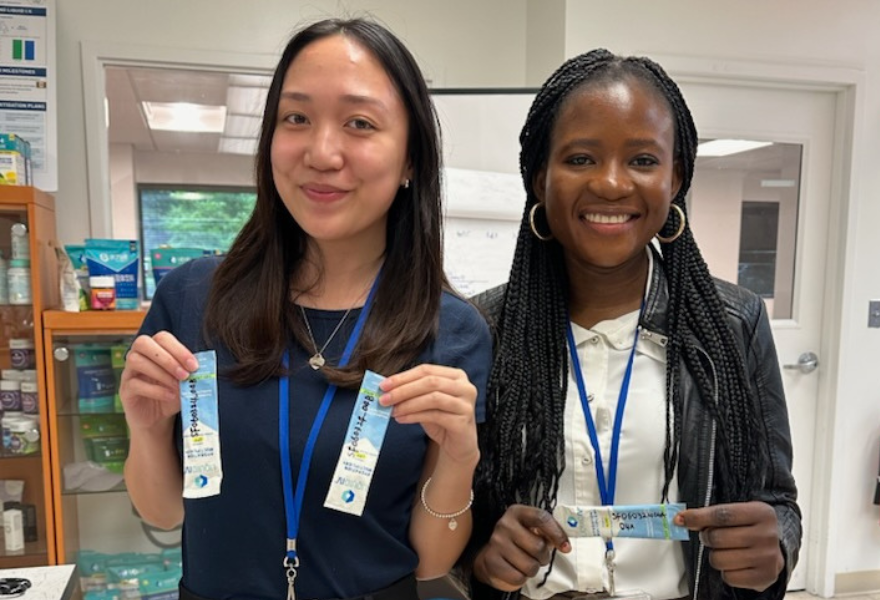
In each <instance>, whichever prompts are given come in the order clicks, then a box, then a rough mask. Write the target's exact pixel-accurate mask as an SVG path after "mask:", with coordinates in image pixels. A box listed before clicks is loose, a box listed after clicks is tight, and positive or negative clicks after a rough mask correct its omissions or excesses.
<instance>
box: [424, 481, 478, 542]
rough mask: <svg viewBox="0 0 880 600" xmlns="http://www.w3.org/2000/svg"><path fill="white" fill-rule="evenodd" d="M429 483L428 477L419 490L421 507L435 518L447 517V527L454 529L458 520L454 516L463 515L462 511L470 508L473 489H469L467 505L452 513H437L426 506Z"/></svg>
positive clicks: (472, 499) (472, 500) (464, 511)
mask: <svg viewBox="0 0 880 600" xmlns="http://www.w3.org/2000/svg"><path fill="white" fill-rule="evenodd" d="M429 483H431V477H428V479H427V480H426V481H425V484H424V485H423V486H422V492H421V494H419V496H420V498H421V499H422V508H424V509H425V512H426V513H428V514H429V515H431V516H432V517H434V518H436V519H449V529H450V530H451V531H455V529H456V527H458V521H456V520H455V517H460V516H461V515H463V514H464V513H466V512H467V511H469V510H470V509H471V505H472V504H473V503H474V490H473V489H471V498H470V500H468V503H467V506H465V507H464V508H462V509H461V510H459V511H456V512H454V513H449V514H443V513H438V512H437V511H435V510H434V509H432V508H431V507H430V506H428V502H427V501H426V500H425V492H426V491H427V489H428V484H429Z"/></svg>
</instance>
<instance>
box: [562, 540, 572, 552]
mask: <svg viewBox="0 0 880 600" xmlns="http://www.w3.org/2000/svg"><path fill="white" fill-rule="evenodd" d="M560 550H561V551H562V552H571V544H570V543H568V542H564V543H563V544H562V547H561V548H560Z"/></svg>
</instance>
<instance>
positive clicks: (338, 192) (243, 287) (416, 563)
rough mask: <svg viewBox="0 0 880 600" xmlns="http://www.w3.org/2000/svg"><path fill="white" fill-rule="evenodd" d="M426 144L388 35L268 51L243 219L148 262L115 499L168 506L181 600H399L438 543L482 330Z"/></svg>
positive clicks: (432, 118)
mask: <svg viewBox="0 0 880 600" xmlns="http://www.w3.org/2000/svg"><path fill="white" fill-rule="evenodd" d="M439 148H440V146H439V131H438V125H437V118H436V115H435V113H434V110H433V106H432V103H431V100H430V98H429V96H428V91H427V88H426V85H425V81H424V79H423V77H422V74H421V72H420V71H419V68H418V66H417V65H416V62H415V60H414V59H413V57H412V55H411V54H410V53H409V52H408V51H407V50H406V48H405V47H404V46H403V44H402V43H401V42H400V41H399V40H398V39H397V38H396V37H395V36H394V35H393V34H392V33H390V32H389V31H388V30H387V29H385V28H383V27H381V26H380V25H377V24H375V23H371V22H369V21H365V20H360V19H355V20H349V21H341V20H327V21H321V22H318V23H316V24H314V25H311V26H309V27H307V28H305V29H303V30H302V31H300V32H299V33H297V34H296V35H295V36H294V37H293V38H292V40H291V41H290V43H289V44H288V45H287V47H286V49H285V50H284V53H283V55H282V56H281V59H280V61H279V63H278V66H277V68H276V70H275V74H274V77H273V79H272V83H271V86H270V88H269V92H268V98H267V102H266V110H265V114H264V117H263V124H262V133H261V136H260V142H259V147H258V152H257V159H256V177H257V202H256V206H255V208H254V212H253V214H252V216H251V218H250V220H249V221H248V222H247V224H246V225H245V226H244V228H243V229H242V231H241V233H240V234H239V235H238V237H237V238H236V240H235V242H234V243H233V245H232V247H231V249H230V250H229V253H228V255H227V256H226V257H225V259H223V260H222V261H218V260H215V259H203V260H197V261H193V262H190V263H187V264H185V265H183V266H181V267H179V268H177V269H175V270H174V271H172V272H171V273H169V274H168V275H167V276H165V277H164V278H163V279H162V281H161V283H160V285H159V286H158V289H157V291H156V295H155V297H154V300H153V304H152V306H151V308H150V311H149V313H148V315H147V317H146V319H145V321H144V324H143V327H142V329H141V332H140V335H139V336H138V338H137V339H136V341H135V342H134V344H133V345H132V348H131V351H130V352H129V354H128V357H127V359H126V366H125V370H124V372H123V375H122V382H121V392H120V395H121V397H122V402H123V404H124V407H125V413H126V418H127V421H128V424H129V427H130V430H131V452H130V454H129V458H128V461H127V463H126V482H127V484H128V489H129V493H130V495H131V498H132V501H133V502H134V504H135V506H136V507H137V509H138V511H139V513H140V514H141V515H142V517H143V518H144V519H145V520H147V521H150V522H152V523H154V524H156V525H159V526H173V525H176V524H178V523H181V522H182V523H183V579H182V581H181V597H182V598H184V600H187V599H209V600H210V599H214V600H219V599H220V598H242V599H244V598H247V599H255V598H265V599H270V598H271V599H273V600H277V599H279V598H283V597H285V595H286V596H287V597H288V598H290V599H292V598H294V597H300V598H371V599H374V600H416V598H417V596H416V583H415V578H416V576H418V577H420V578H432V577H437V576H440V575H442V574H444V573H445V572H446V571H447V570H448V569H449V568H450V566H451V565H452V564H453V563H454V561H455V560H456V559H457V558H458V555H459V554H460V552H461V550H462V548H463V547H464V545H465V543H466V541H467V539H468V536H469V534H470V531H471V518H470V513H469V508H470V504H471V500H472V491H471V482H472V478H473V472H474V468H475V467H476V464H477V460H478V458H479V450H478V444H477V435H476V420H477V418H478V415H481V414H482V412H483V411H482V405H483V402H484V400H483V395H484V394H483V392H484V387H485V382H486V378H487V376H488V371H489V366H490V362H491V339H490V336H489V331H488V328H487V326H486V323H485V321H484V320H483V319H482V318H481V317H480V315H479V314H478V313H477V311H476V310H475V309H474V308H473V307H472V306H470V305H469V304H467V303H466V302H465V301H463V300H462V299H460V298H458V297H456V296H455V295H453V294H452V293H450V292H449V291H448V284H447V282H446V278H445V276H444V273H443V270H442V253H441V240H442V237H441V205H440V190H441V186H440V149H439ZM366 371H372V372H376V373H381V374H383V375H387V376H388V377H387V378H386V379H384V380H383V381H381V383H379V380H381V377H379V378H378V379H377V378H375V376H374V375H373V374H372V373H369V372H366ZM365 372H366V374H365ZM181 382H186V383H185V385H184V386H183V387H182V388H181V386H180V383H181ZM362 382H363V383H362ZM181 402H183V403H184V404H185V410H183V411H181ZM218 422H219V423H218Z"/></svg>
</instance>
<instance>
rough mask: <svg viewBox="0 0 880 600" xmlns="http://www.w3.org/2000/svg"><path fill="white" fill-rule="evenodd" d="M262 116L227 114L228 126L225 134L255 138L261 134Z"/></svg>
mask: <svg viewBox="0 0 880 600" xmlns="http://www.w3.org/2000/svg"><path fill="white" fill-rule="evenodd" d="M261 122H262V119H261V118H260V117H251V116H247V115H226V128H225V129H224V130H223V135H224V136H226V137H234V138H255V137H257V136H259V135H260V124H261Z"/></svg>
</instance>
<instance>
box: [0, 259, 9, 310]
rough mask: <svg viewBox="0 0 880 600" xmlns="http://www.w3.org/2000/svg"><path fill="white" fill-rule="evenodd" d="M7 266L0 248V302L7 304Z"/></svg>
mask: <svg viewBox="0 0 880 600" xmlns="http://www.w3.org/2000/svg"><path fill="white" fill-rule="evenodd" d="M8 268H9V264H8V263H7V262H6V259H5V258H3V251H2V250H0V304H9V282H8V281H7V279H6V277H7V269H8Z"/></svg>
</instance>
